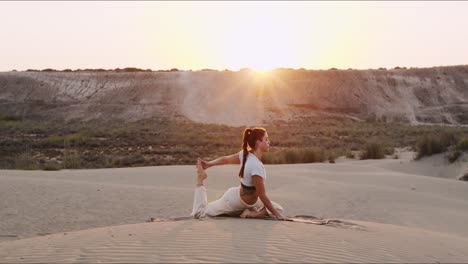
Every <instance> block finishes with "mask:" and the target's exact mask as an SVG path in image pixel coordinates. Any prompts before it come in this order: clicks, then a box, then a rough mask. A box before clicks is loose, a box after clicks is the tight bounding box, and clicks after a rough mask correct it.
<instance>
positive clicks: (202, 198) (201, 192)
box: [191, 160, 208, 218]
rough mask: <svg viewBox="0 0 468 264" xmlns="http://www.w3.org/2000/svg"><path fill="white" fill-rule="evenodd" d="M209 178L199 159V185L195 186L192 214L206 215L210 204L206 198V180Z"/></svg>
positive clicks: (195, 216) (194, 215)
mask: <svg viewBox="0 0 468 264" xmlns="http://www.w3.org/2000/svg"><path fill="white" fill-rule="evenodd" d="M206 178H208V174H206V171H205V170H203V168H202V167H201V162H200V160H198V161H197V186H196V187H195V196H194V198H193V209H192V213H191V216H193V217H194V218H200V217H204V216H205V209H206V206H207V204H208V201H207V198H206V189H205V185H204V182H205V180H206Z"/></svg>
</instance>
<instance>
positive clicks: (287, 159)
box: [262, 148, 326, 164]
mask: <svg viewBox="0 0 468 264" xmlns="http://www.w3.org/2000/svg"><path fill="white" fill-rule="evenodd" d="M325 159H326V155H325V152H324V151H323V150H321V149H318V148H304V149H298V148H291V149H287V150H282V151H278V152H276V153H265V154H264V155H263V157H262V160H263V162H264V163H265V164H294V163H314V162H323V161H324V160H325Z"/></svg>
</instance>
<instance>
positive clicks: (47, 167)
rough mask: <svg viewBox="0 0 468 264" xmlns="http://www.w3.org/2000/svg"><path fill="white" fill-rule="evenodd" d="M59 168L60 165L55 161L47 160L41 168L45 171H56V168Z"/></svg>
mask: <svg viewBox="0 0 468 264" xmlns="http://www.w3.org/2000/svg"><path fill="white" fill-rule="evenodd" d="M61 168H62V166H61V165H60V164H58V163H56V162H47V163H46V164H44V166H43V167H42V169H43V170H45V171H57V170H60V169H61Z"/></svg>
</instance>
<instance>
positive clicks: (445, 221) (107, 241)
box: [0, 151, 468, 263]
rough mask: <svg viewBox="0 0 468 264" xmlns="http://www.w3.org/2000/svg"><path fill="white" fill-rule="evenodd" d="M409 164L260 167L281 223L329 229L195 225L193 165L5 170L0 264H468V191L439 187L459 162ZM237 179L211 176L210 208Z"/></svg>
mask: <svg viewBox="0 0 468 264" xmlns="http://www.w3.org/2000/svg"><path fill="white" fill-rule="evenodd" d="M414 154H415V153H414V152H409V151H406V152H401V153H399V155H400V158H399V159H393V158H390V157H387V158H386V159H380V160H353V159H347V158H344V157H340V158H338V159H337V160H336V163H334V164H331V163H312V164H293V165H265V166H266V170H267V174H268V178H267V182H266V184H267V190H268V195H269V197H270V198H271V199H272V200H274V201H276V202H278V203H280V204H281V205H282V206H283V207H284V208H285V214H286V215H288V216H302V217H303V218H312V217H317V218H322V219H328V220H332V222H331V223H335V224H326V225H315V224H308V223H299V222H284V221H267V220H255V219H240V218H226V217H221V218H204V219H201V220H198V219H191V218H190V217H188V216H189V214H190V212H191V206H192V202H193V200H192V199H193V188H194V185H195V177H196V176H195V166H194V165H192V166H190V165H186V166H158V167H140V168H115V169H89V170H61V171H20V170H0V182H1V184H0V208H1V210H0V219H2V221H1V222H0V239H1V242H0V262H2V263H16V262H54V263H56V262H191V263H193V262H419V263H420V262H425V263H436V262H468V249H467V247H466V245H467V244H468V229H467V228H466V223H468V211H467V210H466V208H468V183H467V182H464V181H458V180H456V179H454V177H442V176H443V175H444V173H442V172H446V174H449V173H452V174H454V173H456V172H454V171H455V170H463V169H464V168H465V167H463V166H465V165H464V164H466V162H464V159H465V160H466V156H464V157H463V159H462V160H461V161H460V162H459V163H457V164H458V165H450V166H458V167H451V168H449V169H447V168H448V166H449V165H447V164H445V163H443V162H441V160H442V159H441V158H440V157H439V159H438V157H437V156H434V157H428V158H423V159H421V160H418V161H414V160H413V156H414ZM431 166H432V169H427V168H431ZM421 168H426V169H421ZM237 171H238V166H236V165H224V166H219V167H213V168H210V169H208V180H207V182H206V187H207V190H208V200H209V201H212V200H215V199H217V198H218V197H220V196H221V195H222V194H223V192H224V191H225V190H226V189H227V188H229V187H231V186H235V185H237V184H238V179H237V177H236V176H235V175H237ZM434 171H435V172H434ZM149 218H155V219H157V220H156V221H155V222H146V221H147V220H148V219H149Z"/></svg>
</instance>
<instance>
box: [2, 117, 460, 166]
mask: <svg viewBox="0 0 468 264" xmlns="http://www.w3.org/2000/svg"><path fill="white" fill-rule="evenodd" d="M244 128H245V127H228V126H225V125H214V124H211V125H208V124H199V123H194V122H191V121H171V120H165V119H149V120H142V121H139V122H132V123H129V122H124V121H123V120H109V121H102V122H99V123H74V122H57V121H54V122H41V121H34V120H21V121H15V122H6V123H0V130H1V131H2V132H1V135H0V136H1V137H0V157H1V159H0V167H1V168H4V169H21V168H26V169H62V168H109V167H131V166H155V165H183V164H194V163H195V161H196V159H197V158H198V157H201V158H205V159H214V158H216V157H219V156H222V155H227V154H231V153H235V152H237V151H239V150H240V148H241V134H242V131H243V129H244ZM265 128H266V129H267V131H268V134H269V137H270V140H271V141H272V147H273V148H272V151H271V153H267V154H266V155H265V156H264V157H265V160H264V162H265V163H269V164H271V163H279V164H284V163H309V162H324V161H328V162H333V161H334V160H335V158H336V157H339V156H347V157H350V158H351V157H352V158H355V157H356V156H355V155H354V154H353V152H361V153H366V154H364V157H367V158H376V157H382V153H383V154H384V155H392V150H393V149H394V148H397V147H407V146H410V147H413V148H414V149H418V148H420V149H423V148H424V147H427V145H430V146H431V148H430V151H425V150H424V151H425V152H424V153H429V152H434V148H433V147H432V146H433V145H431V144H433V143H430V142H432V141H433V140H432V139H434V138H438V136H440V135H442V134H443V133H449V134H452V135H453V136H454V137H455V138H465V137H468V129H467V128H454V127H436V126H419V127H415V126H410V125H407V124H403V123H385V122H382V121H368V122H353V121H349V120H338V119H328V120H323V119H318V118H316V119H314V118H309V119H303V120H299V121H291V122H275V123H273V124H270V125H267V126H265ZM424 138H430V140H427V139H426V141H424ZM431 138H432V139H431ZM421 139H423V143H420V142H421ZM431 140H432V141H431ZM372 142H380V143H378V144H377V145H375V144H374V145H372V144H371V143H372ZM463 144H467V145H468V143H463ZM463 144H462V145H463ZM26 146H28V147H26ZM463 146H465V145H463ZM25 153H26V154H25ZM28 164H29V165H28Z"/></svg>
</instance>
